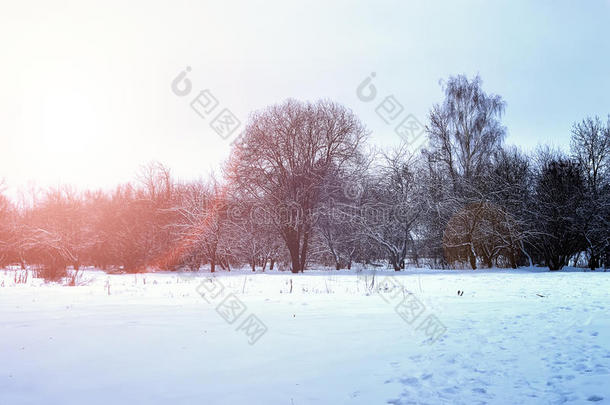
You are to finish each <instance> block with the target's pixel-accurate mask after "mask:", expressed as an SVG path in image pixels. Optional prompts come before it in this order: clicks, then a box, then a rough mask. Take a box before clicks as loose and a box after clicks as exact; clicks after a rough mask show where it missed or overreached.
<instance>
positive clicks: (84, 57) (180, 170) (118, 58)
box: [0, 0, 610, 188]
mask: <svg viewBox="0 0 610 405" xmlns="http://www.w3.org/2000/svg"><path fill="white" fill-rule="evenodd" d="M609 39H610V0H597V1H595V0H592V1H529V2H528V1H417V2H410V1H334V2H333V1H308V2H303V1H299V2H296V1H255V2H246V1H244V2H238V1H217V2H196V1H133V2H124V1H90V0H89V1H78V2H76V1H75V2H72V1H42V0H40V1H27V0H26V1H22V2H9V1H4V0H2V1H0V49H2V64H0V88H1V89H2V91H1V92H0V152H1V153H2V158H0V177H6V178H7V180H9V182H10V184H11V186H13V188H15V187H16V186H19V185H22V184H25V183H26V182H27V181H29V180H36V181H38V182H39V183H41V184H44V185H49V184H57V183H58V182H68V183H74V184H76V185H79V186H97V185H101V186H110V185H112V184H115V183H117V182H119V181H126V180H129V179H131V178H133V176H134V173H135V171H136V170H137V167H138V165H139V164H142V163H145V162H147V161H150V160H153V159H156V160H160V161H162V162H165V163H167V164H168V165H169V166H171V167H172V168H173V169H174V173H175V174H176V175H177V176H179V177H181V178H185V179H187V178H193V177H197V176H199V175H203V174H205V173H207V172H208V171H209V170H210V168H214V167H217V165H218V164H219V163H220V162H221V161H222V160H224V159H226V158H227V157H228V154H229V149H230V146H229V142H228V141H225V140H222V139H221V138H220V137H219V136H218V135H216V134H215V133H214V132H213V131H212V129H210V127H209V126H208V124H209V119H208V121H205V120H203V119H201V118H200V117H199V116H198V115H197V114H195V113H194V111H193V110H192V109H191V108H190V107H189V101H190V99H192V98H193V97H192V96H193V95H195V94H194V93H196V92H198V91H199V90H203V89H205V88H208V89H210V90H211V92H212V93H213V94H214V95H215V96H216V97H217V99H218V100H219V102H220V106H221V107H226V108H229V109H231V110H232V111H233V112H234V113H235V114H236V115H237V116H238V117H240V118H241V119H242V121H245V120H246V118H247V116H248V114H249V112H250V111H252V110H255V109H259V108H262V107H264V106H266V105H268V104H271V103H276V102H280V101H282V100H284V99H285V98H288V97H294V98H298V99H306V100H315V99H318V98H330V99H333V100H336V101H339V102H341V103H344V104H345V105H347V106H348V107H350V108H352V109H353V110H354V111H355V112H356V113H357V114H358V115H359V116H360V117H361V119H362V120H363V121H364V123H365V124H366V125H367V126H368V127H369V129H371V131H372V132H373V134H372V137H371V143H376V144H380V145H384V146H387V145H392V144H395V143H398V142H399V139H398V137H397V135H395V134H394V133H393V132H392V129H391V127H388V126H387V125H385V124H384V122H383V121H382V120H381V119H380V118H379V117H378V116H376V115H375V113H374V107H375V106H374V105H372V104H366V103H363V102H361V101H360V100H359V99H358V98H357V97H356V87H357V86H358V84H359V83H360V82H361V81H362V80H363V79H364V78H365V77H366V76H367V75H369V74H370V73H371V72H376V74H377V77H376V78H375V85H376V87H377V88H378V90H379V93H380V94H381V95H382V96H384V95H389V94H393V95H394V96H395V97H396V98H397V99H398V100H399V101H400V102H401V103H402V104H403V105H404V106H405V111H408V112H410V113H412V114H414V115H415V116H417V117H418V118H419V119H420V120H421V121H425V120H426V119H427V113H428V111H429V109H430V107H431V105H432V104H433V103H435V102H439V101H441V100H442V92H441V89H440V86H439V84H438V81H439V79H442V78H446V77H447V76H449V75H454V74H458V73H465V74H467V75H469V76H473V75H474V74H477V73H478V74H480V75H481V77H482V79H483V86H484V89H485V90H486V91H488V92H493V93H497V94H500V95H501V96H502V97H503V98H504V99H505V100H506V102H507V109H506V114H505V117H504V120H503V121H504V123H505V125H506V126H507V128H508V138H507V142H508V143H512V144H518V145H521V146H523V147H524V148H526V149H532V148H534V147H535V146H536V145H537V144H539V143H552V144H554V145H556V146H562V147H567V145H568V142H569V135H570V127H571V125H572V123H573V122H574V121H576V120H580V119H582V118H583V117H585V116H587V115H596V114H597V115H600V116H603V117H605V116H606V115H607V114H608V113H610V41H609ZM187 65H188V66H191V67H192V71H191V73H190V74H189V78H190V79H191V81H192V84H193V94H192V95H191V97H184V98H180V97H178V96H176V95H174V94H173V93H172V92H171V89H170V83H171V81H172V80H173V79H174V77H175V76H176V75H177V74H178V73H180V71H181V70H182V69H184V68H185V67H186V66H187ZM221 107H219V108H221Z"/></svg>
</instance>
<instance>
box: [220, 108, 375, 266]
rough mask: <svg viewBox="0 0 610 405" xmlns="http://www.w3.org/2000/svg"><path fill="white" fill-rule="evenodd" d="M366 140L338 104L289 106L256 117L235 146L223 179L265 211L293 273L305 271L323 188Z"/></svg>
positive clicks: (356, 122) (361, 129)
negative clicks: (288, 254) (283, 248)
mask: <svg viewBox="0 0 610 405" xmlns="http://www.w3.org/2000/svg"><path fill="white" fill-rule="evenodd" d="M366 135H367V132H366V130H365V128H364V126H363V125H362V124H361V122H360V121H359V120H358V118H357V117H356V116H355V115H354V114H353V113H352V112H351V111H350V110H348V109H347V108H345V107H343V106H341V105H339V104H336V103H333V102H330V101H318V102H315V103H310V102H300V101H296V100H287V101H286V102H284V103H282V104H278V105H274V106H271V107H269V108H267V109H265V110H263V111H260V112H258V113H255V114H254V115H253V116H252V118H251V119H250V122H249V124H248V126H247V128H246V131H245V134H244V137H243V141H242V142H241V143H239V144H237V145H236V146H235V148H234V150H233V154H232V158H231V160H230V163H229V166H228V168H227V176H228V178H229V180H230V181H231V183H232V185H233V186H234V187H238V188H239V189H240V190H241V191H242V192H244V193H246V194H247V195H248V197H249V198H251V199H254V200H255V201H258V202H260V203H263V204H264V206H266V207H268V209H269V211H270V218H272V219H273V223H274V225H275V226H276V228H277V230H278V232H279V234H280V235H281V237H282V239H283V240H284V242H285V244H286V247H287V249H288V251H289V252H290V258H291V263H292V271H293V272H295V273H296V272H301V271H303V269H304V268H305V265H306V262H307V252H308V246H309V241H310V238H311V236H312V232H313V227H314V225H315V218H316V212H315V211H316V209H317V208H318V207H319V206H320V202H321V194H322V193H321V191H322V189H323V187H324V184H325V182H326V181H327V179H329V178H331V177H333V176H334V174H335V173H336V172H337V171H341V170H342V169H343V168H344V167H346V166H348V165H349V163H350V161H351V160H352V159H354V157H355V156H357V155H358V150H359V148H360V147H361V146H362V143H363V141H364V139H365V137H366ZM263 204H260V205H263Z"/></svg>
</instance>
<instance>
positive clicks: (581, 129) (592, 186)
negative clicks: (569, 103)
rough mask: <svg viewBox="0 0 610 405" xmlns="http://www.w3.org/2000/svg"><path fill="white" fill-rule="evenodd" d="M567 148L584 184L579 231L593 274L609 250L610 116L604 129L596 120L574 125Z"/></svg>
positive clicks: (583, 121) (588, 119)
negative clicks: (581, 173) (583, 179)
mask: <svg viewBox="0 0 610 405" xmlns="http://www.w3.org/2000/svg"><path fill="white" fill-rule="evenodd" d="M570 145H571V151H572V157H573V159H574V160H575V161H576V162H578V164H579V165H580V167H581V169H582V171H583V174H584V178H585V181H586V193H585V195H584V197H583V198H584V200H585V202H584V204H583V206H582V210H581V215H582V221H581V225H582V226H581V229H580V230H581V233H582V236H583V238H584V242H585V244H586V250H587V256H588V261H589V263H588V266H589V268H590V269H591V270H595V269H596V268H597V267H599V266H600V264H601V263H600V262H601V259H602V257H603V256H604V253H605V252H607V251H608V248H609V239H608V238H609V236H608V235H609V234H610V173H609V170H610V116H609V117H608V123H607V124H606V125H604V124H603V123H602V122H601V120H600V119H599V118H598V117H595V118H586V119H584V120H582V121H581V122H578V123H576V124H574V126H573V127H572V139H571V144H570ZM606 265H607V264H606Z"/></svg>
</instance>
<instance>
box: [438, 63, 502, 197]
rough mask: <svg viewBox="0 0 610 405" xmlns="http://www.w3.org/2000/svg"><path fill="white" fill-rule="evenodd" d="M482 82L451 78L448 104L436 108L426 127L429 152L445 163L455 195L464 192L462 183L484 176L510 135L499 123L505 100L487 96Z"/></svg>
mask: <svg viewBox="0 0 610 405" xmlns="http://www.w3.org/2000/svg"><path fill="white" fill-rule="evenodd" d="M481 83H482V81H481V78H480V77H479V76H475V77H474V78H473V79H472V80H468V78H467V77H466V76H464V75H458V76H455V77H450V78H449V80H447V82H445V83H444V90H445V101H444V102H443V104H437V105H435V106H434V107H433V108H432V110H431V111H430V117H429V119H430V123H429V125H428V126H427V127H426V130H427V132H428V135H429V140H430V145H429V150H427V151H426V153H432V154H435V160H437V161H439V162H442V163H443V165H444V167H445V170H447V172H448V173H449V176H450V178H451V181H452V185H453V189H454V192H458V191H460V189H461V183H462V182H464V181H465V182H470V181H473V180H475V179H476V178H477V177H479V176H480V175H482V174H483V173H484V171H485V170H486V169H487V167H488V163H489V161H490V158H491V156H492V154H493V152H494V151H495V150H496V149H497V148H498V147H499V146H500V145H501V144H502V141H503V139H504V136H505V132H506V131H505V128H504V127H503V126H502V124H501V123H500V121H499V119H500V117H501V115H502V113H503V112H504V107H505V103H504V101H503V100H502V98H501V97H500V96H498V95H494V94H487V93H485V92H484V91H483V89H482V88H481Z"/></svg>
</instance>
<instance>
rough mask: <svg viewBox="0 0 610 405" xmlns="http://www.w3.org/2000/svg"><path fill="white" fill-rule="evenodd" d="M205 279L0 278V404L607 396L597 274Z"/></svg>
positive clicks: (604, 310)
mask: <svg viewBox="0 0 610 405" xmlns="http://www.w3.org/2000/svg"><path fill="white" fill-rule="evenodd" d="M208 276H209V274H205V273H199V274H196V275H192V274H184V275H177V274H175V273H173V274H169V273H156V274H138V275H111V276H109V275H107V274H105V273H103V272H100V271H87V272H86V273H85V275H84V280H86V281H87V285H83V286H77V287H65V286H59V285H53V284H46V285H45V284H42V282H41V281H40V280H32V279H30V280H28V284H27V285H22V284H20V285H14V283H13V280H14V278H13V273H12V272H11V271H9V272H5V271H0V404H1V405H5V404H6V405H9V404H10V405H12V404H79V405H80V404H132V403H140V404H206V405H210V404H265V405H270V404H284V405H302V404H366V405H371V404H386V403H390V404H411V403H413V404H422V403H428V404H445V403H446V404H479V403H481V404H482V403H488V404H547V403H552V404H554V403H585V404H586V403H591V402H597V403H610V316H609V313H608V310H609V309H610V272H609V273H599V272H595V273H592V272H586V273H585V272H582V271H580V270H579V271H561V272H544V271H540V270H536V271H532V270H527V269H524V270H519V271H504V270H490V271H480V270H477V271H474V272H473V271H431V270H423V269H422V270H408V271H406V272H402V273H399V274H394V272H389V271H388V272H377V274H376V275H375V280H374V284H373V278H372V274H371V273H370V272H369V271H365V273H361V274H356V273H355V272H352V273H346V272H344V271H342V272H330V271H319V272H316V271H309V272H306V273H305V274H303V275H296V276H295V275H292V274H289V273H272V274H270V273H267V274H251V273H247V272H241V273H240V272H232V273H230V274H227V273H224V272H223V273H217V274H216V275H215V278H214V279H212V280H207V281H206V278H207V277H208ZM202 282H203V283H204V284H202ZM291 284H292V292H291ZM401 285H402V286H404V288H405V289H406V291H403V290H398V288H402V287H400V286H401ZM371 286H373V288H371ZM379 286H381V288H377V287H379ZM458 290H462V291H464V294H463V295H462V296H458V294H457V291H458ZM200 293H204V294H203V296H202V295H201V294H200ZM231 304H232V305H233V307H230V305H231ZM397 305H398V310H396V307H397ZM217 308H219V309H218V310H217ZM231 308H233V310H230V309H231ZM420 313H421V315H419V316H418V314H420ZM238 315H239V316H238ZM251 315H253V316H255V317H256V318H253V317H251ZM429 316H433V317H432V318H429ZM434 317H435V318H434ZM225 318H227V319H228V321H230V322H232V323H229V322H228V321H227V320H225ZM235 318H236V319H235ZM413 318H416V319H413ZM258 321H260V322H262V324H255V322H258ZM431 322H435V323H433V324H432V323H431ZM263 324H264V326H263ZM431 325H432V326H433V327H432V328H430V326H431ZM445 328H446V329H445ZM252 343H254V344H252Z"/></svg>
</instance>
